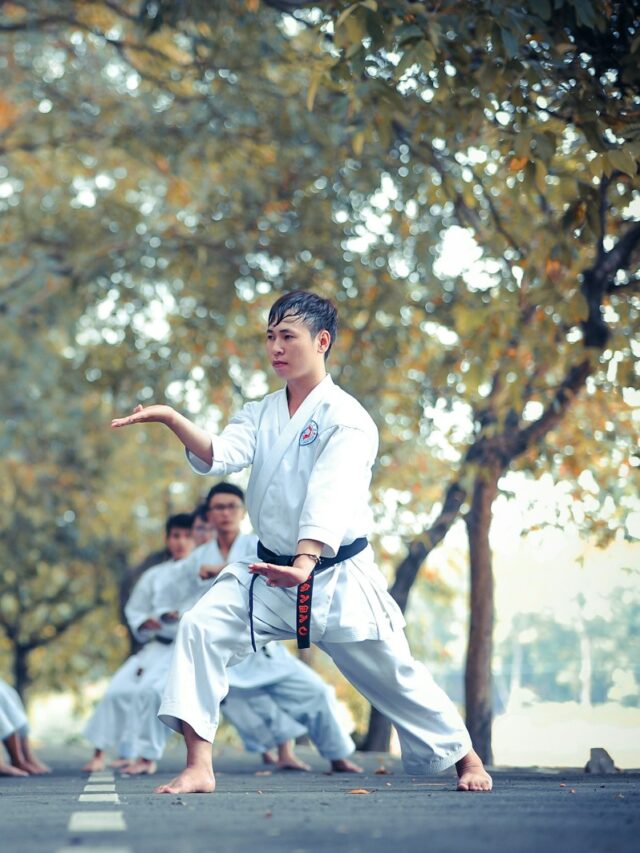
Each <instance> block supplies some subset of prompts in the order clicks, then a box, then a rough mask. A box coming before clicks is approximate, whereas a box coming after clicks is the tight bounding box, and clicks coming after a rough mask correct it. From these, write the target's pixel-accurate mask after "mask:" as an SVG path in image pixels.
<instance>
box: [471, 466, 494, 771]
mask: <svg viewBox="0 0 640 853" xmlns="http://www.w3.org/2000/svg"><path fill="white" fill-rule="evenodd" d="M498 476H499V475H498V473H497V472H496V471H492V470H487V469H486V468H485V469H482V470H481V471H480V473H479V475H478V477H477V478H476V481H475V483H474V487H473V495H472V499H471V508H470V510H469V512H468V514H467V516H466V519H465V520H466V524H467V531H468V536H469V567H470V574H471V589H470V620H469V645H468V647H467V664H466V668H465V676H464V686H465V702H466V711H467V728H468V729H469V733H470V735H471V740H472V742H473V747H474V749H475V750H476V752H477V753H478V755H479V756H480V758H481V759H482V760H483V761H484V762H485V763H488V764H490V763H491V761H492V753H491V724H492V718H493V713H492V699H491V690H492V679H491V657H492V651H493V570H492V566H491V548H490V546H489V529H490V527H491V507H492V504H493V501H494V498H495V496H496V493H497V488H498Z"/></svg>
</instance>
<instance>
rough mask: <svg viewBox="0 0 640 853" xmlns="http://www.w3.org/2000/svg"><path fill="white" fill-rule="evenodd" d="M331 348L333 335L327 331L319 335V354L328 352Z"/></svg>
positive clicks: (324, 330)
mask: <svg viewBox="0 0 640 853" xmlns="http://www.w3.org/2000/svg"><path fill="white" fill-rule="evenodd" d="M330 346H331V335H330V334H329V332H328V331H327V330H326V329H323V330H322V331H321V332H319V333H318V352H326V351H327V350H328V349H329V347H330Z"/></svg>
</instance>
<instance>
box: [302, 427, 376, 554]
mask: <svg viewBox="0 0 640 853" xmlns="http://www.w3.org/2000/svg"><path fill="white" fill-rule="evenodd" d="M322 438H324V437H323V436H322V435H321V436H319V437H318V440H321V439H322ZM377 446H378V442H377V437H376V436H374V435H373V434H370V433H369V432H367V431H365V430H363V429H359V428H355V427H346V426H338V427H335V428H333V429H332V430H331V432H330V435H329V436H328V438H327V439H326V441H325V443H324V446H323V447H322V449H321V451H320V453H319V455H318V457H317V459H316V461H315V463H314V466H313V470H312V471H311V476H310V478H309V482H308V486H307V495H306V498H305V501H304V504H303V507H302V512H301V514H300V524H299V528H298V541H299V540H300V539H316V540H317V541H318V542H322V543H323V544H324V546H325V547H324V548H323V552H322V553H323V556H325V557H334V556H335V555H336V552H337V550H338V548H339V547H340V545H342V544H343V543H345V535H346V534H347V532H349V533H354V535H353V537H352V539H349V541H353V539H356V538H358V537H359V536H364V535H366V534H367V533H368V526H369V525H368V518H369V483H370V482H371V466H372V465H373V462H374V459H375V455H376V452H377ZM345 544H346V543H345Z"/></svg>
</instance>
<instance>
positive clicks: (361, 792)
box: [347, 788, 372, 794]
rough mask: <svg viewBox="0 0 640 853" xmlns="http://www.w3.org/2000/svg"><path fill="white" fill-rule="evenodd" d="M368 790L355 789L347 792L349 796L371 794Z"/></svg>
mask: <svg viewBox="0 0 640 853" xmlns="http://www.w3.org/2000/svg"><path fill="white" fill-rule="evenodd" d="M371 793H372V792H371V791H367V789H366V788H354V789H353V791H347V794H371Z"/></svg>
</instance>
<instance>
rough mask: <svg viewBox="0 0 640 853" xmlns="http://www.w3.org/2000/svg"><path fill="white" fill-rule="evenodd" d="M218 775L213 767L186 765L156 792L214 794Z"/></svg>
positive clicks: (159, 786)
mask: <svg viewBox="0 0 640 853" xmlns="http://www.w3.org/2000/svg"><path fill="white" fill-rule="evenodd" d="M215 789H216V777H215V776H214V775H213V770H212V769H211V768H208V769H206V768H200V767H185V769H184V770H183V771H182V773H178V775H177V776H176V777H175V779H172V780H171V781H170V782H169V783H168V784H167V785H158V787H157V788H156V789H155V793H156V794H212V793H213V792H214V791H215Z"/></svg>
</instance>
